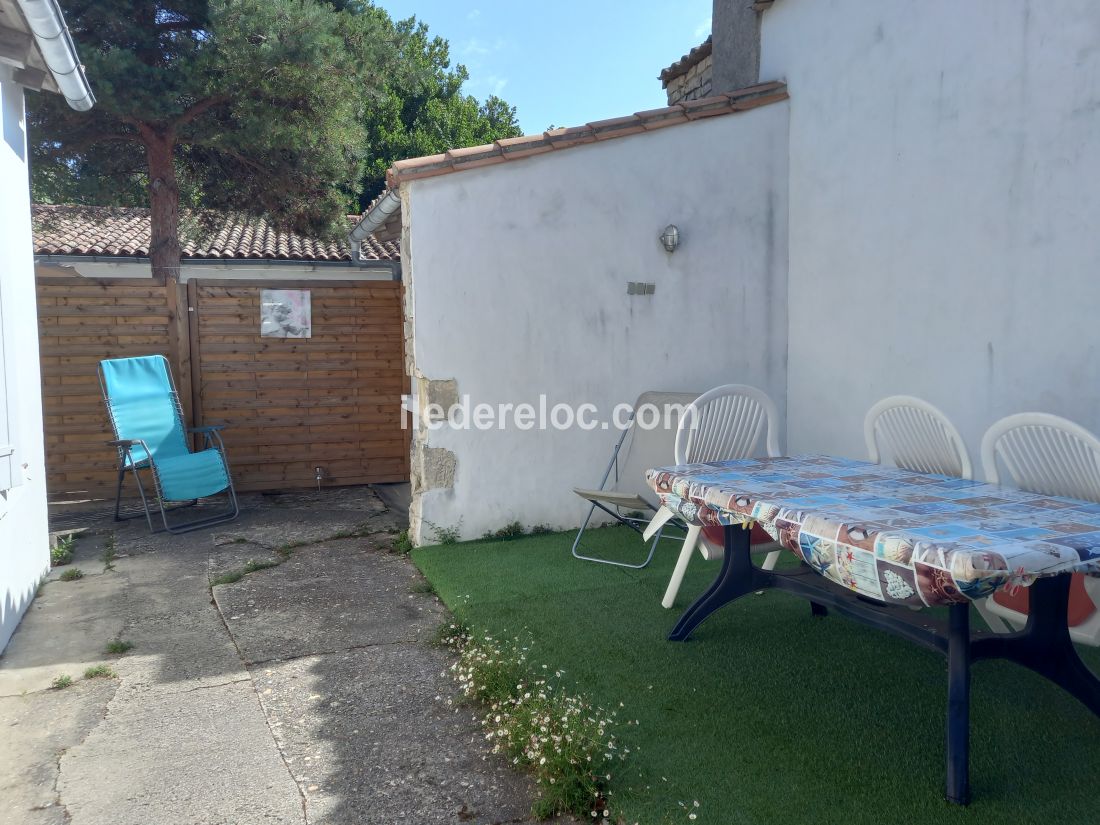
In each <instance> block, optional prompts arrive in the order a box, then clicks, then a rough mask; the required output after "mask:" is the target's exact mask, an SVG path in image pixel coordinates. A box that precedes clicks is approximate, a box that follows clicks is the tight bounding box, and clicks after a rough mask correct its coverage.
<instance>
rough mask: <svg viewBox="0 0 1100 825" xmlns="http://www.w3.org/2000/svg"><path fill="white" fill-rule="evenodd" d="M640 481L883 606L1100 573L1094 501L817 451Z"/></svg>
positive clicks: (698, 516) (662, 471)
mask: <svg viewBox="0 0 1100 825" xmlns="http://www.w3.org/2000/svg"><path fill="white" fill-rule="evenodd" d="M646 480H647V481H648V482H649V485H650V486H651V487H652V488H653V489H654V490H655V491H656V492H657V494H658V495H659V496H660V497H661V500H662V502H664V504H665V505H666V506H667V507H669V509H671V510H673V511H674V512H676V513H678V514H679V515H680V516H682V517H683V518H684V519H686V520H687V521H689V522H691V523H692V524H701V525H704V526H709V525H725V524H742V523H745V522H746V521H755V522H757V523H759V524H760V526H762V527H763V528H764V529H765V530H766V531H767V532H768V534H769V535H771V536H772V537H773V538H774V539H776V540H777V541H779V542H780V543H781V544H782V545H783V546H784V547H786V548H787V549H788V550H791V551H792V552H794V553H795V554H796V555H797V556H798V557H799V558H801V559H803V560H805V561H806V563H807V564H809V565H810V566H811V567H813V568H814V569H815V570H817V572H819V573H821V574H822V575H823V576H826V577H828V578H829V579H831V580H833V581H835V582H837V583H839V584H842V585H844V586H846V587H848V588H850V589H852V590H854V591H856V592H858V593H861V594H863V595H865V596H869V597H871V598H873V599H877V600H879V601H882V602H887V603H902V604H909V605H914V606H924V605H939V604H950V603H952V602H962V601H966V600H967V599H971V600H973V599H980V598H983V597H985V596H988V595H989V594H990V593H992V592H993V591H995V590H997V589H998V588H1001V587H1017V586H1021V585H1024V586H1026V585H1029V584H1031V582H1033V581H1034V580H1035V578H1036V577H1038V576H1050V575H1054V574H1056V573H1065V572H1069V571H1077V572H1084V573H1100V504H1095V503H1089V502H1084V501H1077V500H1074V499H1067V498H1056V497H1054V496H1043V495H1038V494H1036V493H1026V492H1022V491H1020V490H1015V489H1011V488H1007V487H997V486H995V485H992V484H984V483H981V482H977V481H964V480H963V479H958V478H947V477H944V476H930V475H922V474H920V473H913V472H909V471H907V470H899V469H897V468H894V467H884V466H880V465H877V464H868V463H866V462H863V461H854V460H851V459H845V458H835V457H833V456H821V455H808V456H795V457H789V458H761V459H747V460H744V461H724V462H715V463H712V464H687V465H683V466H680V467H664V468H659V469H655V470H649V471H648V472H647V473H646Z"/></svg>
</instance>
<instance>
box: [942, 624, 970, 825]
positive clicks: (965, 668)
mask: <svg viewBox="0 0 1100 825" xmlns="http://www.w3.org/2000/svg"><path fill="white" fill-rule="evenodd" d="M947 644H948V647H947V801H948V802H954V803H955V804H957V805H967V804H969V803H970V604H969V603H967V604H953V605H951V613H950V624H949V631H948V642H947Z"/></svg>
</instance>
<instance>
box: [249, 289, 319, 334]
mask: <svg viewBox="0 0 1100 825" xmlns="http://www.w3.org/2000/svg"><path fill="white" fill-rule="evenodd" d="M312 316H313V313H312V310H311V308H310V303H309V290H308V289H264V290H261V294H260V336H261V337H262V338H309V337H310V333H311V326H312V320H313V318H312Z"/></svg>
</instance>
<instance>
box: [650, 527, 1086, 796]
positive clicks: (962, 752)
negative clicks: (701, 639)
mask: <svg viewBox="0 0 1100 825" xmlns="http://www.w3.org/2000/svg"><path fill="white" fill-rule="evenodd" d="M725 534H726V536H725V544H726V548H725V550H726V552H725V555H724V556H723V558H722V569H721V570H720V571H719V573H718V578H716V579H715V580H714V582H713V583H712V584H711V585H710V587H709V588H707V590H706V592H704V593H703V595H701V596H700V597H699V598H698V599H696V600H695V603H694V604H692V605H691V607H689V608H688V609H687V610H686V611H685V612H684V615H683V616H681V617H680V620H679V621H678V622H677V623H676V627H674V628H673V630H672V633H670V634H669V637H668V638H669V639H670V640H671V641H674V642H679V641H685V640H686V639H687V638H688V637H689V636H690V635H691V633H692V631H693V630H695V628H696V627H698V626H699V624H700V623H702V621H703V620H704V619H706V618H707V617H708V616H709V615H711V614H712V613H714V611H716V610H718V609H719V608H720V607H722V606H723V605H726V604H729V603H730V602H732V601H735V600H736V599H739V598H741V597H742V596H745V595H748V594H749V593H754V592H756V591H758V590H766V589H776V590H783V591H786V592H787V593H793V594H794V595H796V596H801V597H802V598H804V599H807V600H809V602H810V605H811V607H812V610H813V614H814V615H815V616H823V615H825V614H826V613H827V612H828V611H829V610H833V611H835V612H837V613H839V614H840V615H842V616H847V617H848V618H851V619H855V620H856V621H859V622H863V623H864V624H868V625H871V626H872V627H877V628H879V629H881V630H885V631H888V632H890V633H893V634H895V635H897V636H901V637H902V638H905V639H908V640H909V641H911V642H915V643H917V644H919V645H923V646H924V647H926V648H929V649H931V650H935V651H938V652H940V653H942V654H944V655H945V656H946V657H947V665H948V667H947V794H946V795H947V799H948V800H949V801H951V802H954V803H957V804H959V805H966V804H967V803H968V802H969V801H970V664H971V662H977V661H981V660H982V659H1008V660H1010V661H1013V662H1016V663H1017V664H1020V665H1023V666H1024V667H1026V668H1028V669H1029V670H1033V671H1035V672H1036V673H1038V674H1040V675H1041V676H1043V677H1045V678H1047V679H1049V680H1050V681H1052V682H1054V683H1055V684H1057V685H1060V686H1061V687H1062V688H1064V689H1065V690H1066V691H1068V692H1069V693H1070V694H1071V695H1072V696H1074V697H1076V698H1077V699H1078V700H1080V701H1081V702H1082V703H1083V704H1084V705H1085V706H1086V707H1087V708H1088V709H1089V710H1091V711H1092V712H1093V713H1095V714H1096V715H1097V716H1100V679H1098V678H1097V677H1096V676H1095V675H1094V674H1093V673H1092V671H1090V670H1089V668H1088V667H1087V666H1086V665H1085V663H1084V662H1082V661H1081V658H1080V657H1079V656H1078V655H1077V651H1076V650H1075V649H1074V647H1073V642H1072V641H1071V640H1070V636H1069V628H1068V627H1067V623H1066V610H1067V608H1068V605H1069V582H1070V576H1069V575H1068V574H1067V575H1061V576H1051V577H1048V578H1042V579H1039V580H1038V581H1036V582H1035V583H1034V584H1032V585H1031V590H1030V610H1029V615H1028V621H1027V625H1026V626H1025V627H1024V628H1023V630H1021V631H1019V632H1018V633H1005V634H989V633H983V632H982V631H977V632H975V633H971V631H970V604H969V603H966V604H955V605H951V607H950V608H949V611H950V612H949V617H948V621H947V622H946V623H945V622H942V621H940V620H938V619H936V618H933V617H931V616H929V615H928V614H926V613H925V612H923V611H913V610H909V609H907V608H904V607H892V606H890V605H886V604H882V603H880V602H876V601H873V600H871V599H867V598H865V597H863V596H859V595H857V594H855V593H853V592H851V591H849V590H846V589H845V588H843V587H840V586H839V585H837V584H834V583H833V582H830V581H828V580H827V579H825V578H824V577H822V576H820V575H819V574H818V573H817V572H815V571H814V570H812V569H811V568H810V567H809V566H807V565H805V564H803V565H802V566H801V567H799V568H798V569H796V570H792V571H789V572H784V571H776V570H761V569H760V568H759V567H757V566H756V565H754V564H753V563H752V555H751V553H750V551H749V530H748V529H747V528H745V527H741V526H738V525H733V526H729V527H726V530H725Z"/></svg>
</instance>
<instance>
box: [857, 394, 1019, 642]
mask: <svg viewBox="0 0 1100 825" xmlns="http://www.w3.org/2000/svg"><path fill="white" fill-rule="evenodd" d="M863 437H864V439H866V441H867V453H868V455H869V456H870V458H871V461H873V462H874V463H875V464H881V463H882V457H883V456H882V450H885V452H886V454H887V456H889V458H890V460H891V461H892V462H893V464H894V465H895V466H896V467H901V468H902V469H903V470H912V471H913V472H915V473H932V474H935V475H941V476H957V477H958V478H973V477H974V468H973V466H972V465H971V463H970V453H969V452H967V449H966V443H965V442H964V441H963V440H962V436H961V435H959V431H958V430H957V429H955V425H954V424H952V423H951V421H950V420H949V419H948V418H947V416H946V415H944V414H943V411H942V410H940V409H939V407H936V406H934V405H933V404H929V403H928V402H927V401H925V400H924V399H922V398H917V397H916V396H912V395H891V396H890V397H888V398H883V399H882V400H881V401H879V402H878V403H877V404H875V405H874V406H873V407H871V409H869V410H868V411H867V417H866V418H865V419H864V420H863ZM974 607H975V608H977V610H978V613H979V615H981V617H982V619H984V620H985V623H986V624H987V625H989V628H990V629H991V630H993V631H994V632H995V633H1005V632H1007V631H1008V627H1007V626H1006V625H1005V623H1004V622H1003V621H1001V619H1000V618H999V617H997V616H996V615H994V614H993V613H992V612H991V611H990V609H989V607H988V605H987V604H986V600H985V599H982V600H980V601H977V602H975V603H974Z"/></svg>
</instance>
